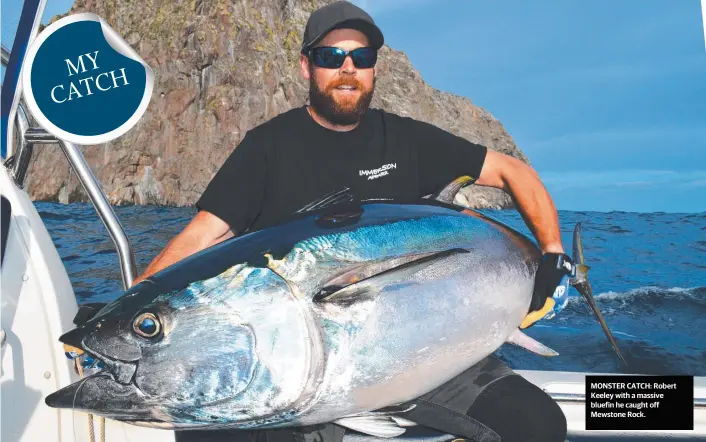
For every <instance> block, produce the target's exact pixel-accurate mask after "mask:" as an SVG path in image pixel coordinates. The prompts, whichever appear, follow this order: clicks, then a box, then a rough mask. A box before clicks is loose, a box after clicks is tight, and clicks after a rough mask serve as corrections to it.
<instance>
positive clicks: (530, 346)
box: [507, 328, 559, 356]
mask: <svg viewBox="0 0 706 442" xmlns="http://www.w3.org/2000/svg"><path fill="white" fill-rule="evenodd" d="M507 342H509V343H510V344H515V345H517V346H518V347H522V348H524V349H525V350H529V351H531V352H532V353H536V354H538V355H540V356H558V355H559V353H557V352H555V351H554V350H552V349H551V348H549V347H547V346H546V345H544V344H542V343H541V342H539V341H537V340H535V339H533V338H530V337H529V336H527V335H526V334H524V333H522V332H521V331H520V329H519V328H518V329H517V330H515V332H514V333H513V334H511V335H510V337H509V338H508V339H507Z"/></svg>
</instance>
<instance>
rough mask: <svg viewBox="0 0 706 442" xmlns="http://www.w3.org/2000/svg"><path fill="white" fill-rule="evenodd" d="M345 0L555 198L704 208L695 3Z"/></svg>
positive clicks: (646, 207) (702, 67) (612, 205)
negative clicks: (484, 116)
mask: <svg viewBox="0 0 706 442" xmlns="http://www.w3.org/2000/svg"><path fill="white" fill-rule="evenodd" d="M354 2H355V3H357V4H359V5H361V6H363V7H364V8H365V9H366V10H367V11H368V12H369V13H370V14H371V15H372V16H373V18H374V19H375V20H376V21H377V22H378V24H379V25H380V27H381V28H382V30H383V32H384V33H385V38H386V42H387V43H388V44H389V45H390V46H391V47H393V48H394V49H398V50H402V51H404V52H405V53H406V54H407V55H408V56H409V57H410V59H411V61H412V64H413V65H414V66H415V68H416V69H418V70H419V71H420V73H421V75H422V77H423V78H424V80H425V81H426V82H427V83H429V84H430V85H431V86H433V87H435V88H438V89H441V90H444V91H448V92H451V93H454V94H458V95H462V96H466V97H468V98H470V99H471V100H472V101H473V102H474V103H475V104H477V105H479V106H482V107H484V108H485V109H487V110H488V111H489V112H491V113H492V114H493V115H494V116H495V117H496V118H498V119H499V120H500V121H501V122H502V123H503V125H504V126H505V128H506V129H507V130H508V132H509V133H510V135H512V137H513V138H514V140H515V142H516V143H517V144H518V146H519V147H520V149H522V150H523V151H524V152H525V153H526V154H527V155H528V156H529V158H530V161H531V163H532V165H533V166H534V167H535V168H536V169H537V171H538V172H539V174H540V176H541V178H542V179H543V181H544V182H545V184H546V186H547V188H548V189H549V191H550V193H551V194H552V196H553V198H554V200H555V202H556V204H557V206H558V208H559V209H564V210H597V211H611V210H623V211H639V212H650V211H665V212H703V211H706V196H705V194H706V43H705V42H704V27H703V22H702V9H701V0H678V1H676V0H620V1H619V2H615V1H607V0H593V1H583V2H579V1H571V2H567V1H565V0H542V1H533V2H527V1H524V0H493V1H485V0H484V1H480V0H464V1H458V0H354ZM9 3H14V1H12V0H2V4H3V11H2V12H3V20H2V21H3V24H5V23H6V19H7V16H6V13H7V12H11V11H8V9H12V8H11V7H9V8H7V7H5V5H8V4H9ZM72 3H73V2H72V1H70V0H49V1H48V4H49V6H48V7H50V8H51V10H50V11H47V14H45V17H50V16H51V15H54V14H57V13H62V12H65V11H66V10H68V8H69V7H70V6H71V4H72ZM3 38H6V37H5V27H3Z"/></svg>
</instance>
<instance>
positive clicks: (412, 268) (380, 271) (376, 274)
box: [314, 249, 468, 303]
mask: <svg viewBox="0 0 706 442" xmlns="http://www.w3.org/2000/svg"><path fill="white" fill-rule="evenodd" d="M459 253H468V251H467V250H464V249H449V250H444V251H441V252H430V253H421V254H417V255H407V256H402V257H397V258H394V259H390V260H387V261H383V262H377V263H374V264H369V265H365V266H361V267H357V268H355V269H353V270H351V271H348V272H346V273H344V274H342V275H339V276H338V277H336V278H334V279H332V280H330V281H329V282H328V283H327V284H326V285H325V286H324V287H323V288H322V289H321V290H320V291H319V293H318V294H317V295H315V296H314V301H315V302H343V303H347V302H354V301H357V300H361V299H365V298H370V297H372V296H375V295H376V294H377V293H379V291H380V290H381V289H382V288H383V287H385V286H388V285H390V284H396V283H405V281H406V280H407V278H408V277H409V276H410V275H412V274H413V273H415V272H417V271H419V270H421V269H423V268H425V267H428V266H429V265H431V264H433V263H434V262H436V261H438V260H441V259H444V258H447V257H449V256H452V255H456V254H459Z"/></svg>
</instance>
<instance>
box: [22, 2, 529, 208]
mask: <svg viewBox="0 0 706 442" xmlns="http://www.w3.org/2000/svg"><path fill="white" fill-rule="evenodd" d="M325 3H328V1H327V0H181V1H174V0H77V1H76V3H75V5H74V7H73V8H72V10H71V11H70V13H71V14H74V13H78V12H93V13H96V14H98V15H99V16H100V17H102V18H103V19H105V20H106V21H107V22H108V23H109V24H110V25H111V26H112V27H113V28H114V29H115V30H116V31H117V32H118V33H119V34H120V35H122V36H123V38H125V39H126V40H127V41H128V43H129V44H130V45H131V46H132V47H133V48H134V49H135V50H136V51H137V52H138V53H139V54H140V55H141V57H142V58H143V59H144V60H145V61H146V62H147V63H148V64H149V65H150V66H151V67H152V69H153V70H154V73H155V87H154V92H153V95H152V100H151V102H150V105H149V107H148V109H147V111H146V113H145V115H144V117H143V118H142V119H141V120H140V122H139V123H138V124H137V125H136V126H135V127H133V128H132V129H131V130H130V131H129V132H128V133H126V134H125V135H123V136H122V137H121V138H119V139H117V140H114V141H112V142H110V143H105V144H101V145H97V146H85V147H82V150H83V152H84V155H85V156H86V159H87V161H88V162H89V164H90V165H91V167H92V169H93V171H94V173H95V174H96V176H97V177H98V179H99V180H100V181H101V182H102V184H103V186H104V189H105V191H106V193H107V195H108V197H109V200H110V201H111V203H113V204H132V203H135V204H162V205H191V204H193V203H194V202H195V201H196V200H197V199H198V197H199V196H200V195H201V192H203V190H204V189H205V188H206V185H207V184H208V182H209V181H210V179H211V178H212V177H213V175H214V174H215V173H216V171H217V170H218V168H219V167H220V166H221V164H222V163H223V162H224V161H225V159H226V157H227V156H228V155H229V154H230V153H231V152H232V150H233V149H234V148H236V147H237V144H238V143H239V141H240V140H241V139H242V138H243V136H244V134H245V133H246V132H247V131H248V130H249V129H250V128H252V127H254V126H256V125H258V124H260V123H262V122H264V121H266V120H268V119H270V118H272V117H273V116H275V115H277V114H279V113H281V112H283V111H286V110H288V109H291V108H293V107H296V106H301V105H303V104H305V103H306V100H307V95H308V94H307V84H306V83H305V82H304V81H303V80H302V79H301V78H300V76H299V72H298V49H299V47H300V44H301V35H302V32H303V28H304V24H305V23H306V20H307V18H308V15H309V13H310V12H311V11H312V10H313V9H315V8H317V7H319V6H321V5H323V4H325ZM372 106H373V107H379V108H383V109H385V110H387V111H390V112H395V113H398V114H401V115H407V116H411V117H414V118H417V119H419V120H423V121H427V122H430V123H433V124H435V125H437V126H439V127H441V128H443V129H446V130H448V131H450V132H452V133H455V134H457V135H459V136H462V137H465V138H467V139H469V140H471V141H474V142H477V143H482V144H484V145H486V146H488V147H489V148H491V149H494V150H497V151H500V152H503V153H507V154H510V155H513V156H515V157H517V158H520V159H522V160H523V161H525V162H527V158H526V157H525V156H524V155H523V154H522V152H521V151H520V150H519V149H518V148H517V146H515V144H514V142H513V141H512V138H511V137H510V136H509V134H508V133H507V131H506V130H505V129H504V128H503V126H502V125H501V123H500V122H499V121H497V120H496V119H495V118H493V117H492V116H491V115H490V114H489V113H488V112H487V111H485V110H484V109H482V108H480V107H478V106H475V105H474V104H472V103H471V101H470V100H468V99H466V98H462V97H458V96H454V95H452V94H449V93H445V92H441V91H439V90H436V89H434V88H432V87H430V86H429V85H427V84H426V83H425V82H424V81H423V79H422V78H421V76H420V74H419V73H418V72H417V71H416V70H415V69H414V68H413V67H412V65H411V63H410V61H409V59H408V58H407V57H406V55H405V54H404V53H402V52H400V51H396V50H393V49H391V48H389V47H385V48H383V49H382V50H381V53H380V57H379V64H378V82H377V88H376V94H375V98H374V99H373V103H372ZM105 111H106V112H110V109H106V110H105ZM27 187H28V189H29V191H30V194H31V195H32V197H33V198H34V199H35V200H54V201H57V200H58V201H61V202H71V201H85V200H86V196H85V194H84V192H83V189H82V188H81V186H80V183H78V181H77V179H76V177H75V176H74V175H73V173H72V172H71V171H70V170H69V166H68V163H67V161H66V159H65V158H64V157H63V155H62V154H61V151H60V150H59V148H58V146H52V145H48V146H43V147H41V148H38V149H36V150H35V157H34V159H33V162H32V164H31V166H30V172H29V175H28V179H27ZM463 193H464V196H465V197H466V199H467V200H468V201H469V202H470V204H469V205H470V206H471V207H477V208H506V207H512V202H511V200H510V198H509V197H508V196H507V195H506V194H505V193H503V192H502V191H499V190H496V189H489V188H482V187H478V186H470V187H469V188H467V189H464V190H463ZM461 201H462V200H461Z"/></svg>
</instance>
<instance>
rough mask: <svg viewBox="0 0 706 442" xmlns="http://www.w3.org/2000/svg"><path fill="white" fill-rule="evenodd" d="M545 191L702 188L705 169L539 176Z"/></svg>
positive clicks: (590, 172)
mask: <svg viewBox="0 0 706 442" xmlns="http://www.w3.org/2000/svg"><path fill="white" fill-rule="evenodd" d="M540 178H541V179H542V182H544V184H545V185H546V186H547V188H548V189H550V191H551V190H554V191H564V190H573V189H584V188H592V189H598V188H606V189H608V188H616V187H617V188H622V189H649V188H656V187H661V188H664V187H668V188H671V189H683V188H692V189H693V188H697V187H706V170H695V171H683V172H679V171H674V170H649V169H647V170H639V169H637V170H634V169H621V170H605V171H580V172H578V171H577V172H574V171H572V172H545V173H540Z"/></svg>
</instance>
